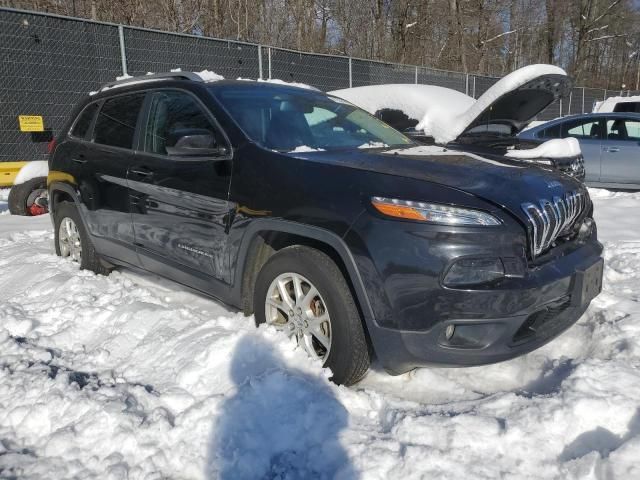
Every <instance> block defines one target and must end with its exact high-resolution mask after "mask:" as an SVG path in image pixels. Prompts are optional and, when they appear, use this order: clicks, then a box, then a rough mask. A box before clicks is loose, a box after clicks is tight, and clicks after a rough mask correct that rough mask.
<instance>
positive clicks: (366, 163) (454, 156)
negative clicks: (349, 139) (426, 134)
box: [290, 146, 586, 222]
mask: <svg viewBox="0 0 640 480" xmlns="http://www.w3.org/2000/svg"><path fill="white" fill-rule="evenodd" d="M290 155H294V156H296V157H298V158H302V159H305V160H311V161H319V162H322V163H330V164H334V165H340V166H345V167H350V168H357V169H361V170H367V171H372V172H378V173H382V174H387V175H395V176H401V177H406V178H412V179H417V180H425V181H428V182H432V183H437V184H440V185H443V186H445V187H449V188H455V189H457V190H461V191H464V192H467V193H471V194H473V195H475V196H477V197H479V198H482V199H483V200H486V201H488V202H490V203H493V204H495V205H499V206H501V207H502V208H505V209H507V210H508V211H510V212H511V213H512V214H513V215H514V216H516V217H517V218H520V219H521V220H522V221H523V222H526V216H525V215H524V213H523V211H522V209H521V205H522V204H523V203H526V202H532V203H533V202H535V203H538V202H539V201H540V200H541V199H549V200H551V199H552V198H553V197H554V196H562V195H564V194H565V193H566V192H570V191H571V192H573V191H580V192H584V193H586V190H585V188H584V186H583V185H582V184H580V182H577V181H575V180H573V179H572V178H570V177H568V176H566V175H560V174H558V173H556V172H554V171H552V170H546V169H543V168H539V167H535V166H530V165H527V164H522V163H520V162H514V161H510V160H508V159H506V158H505V159H504V160H493V159H488V158H485V157H482V156H479V155H476V154H472V153H468V152H461V151H455V150H450V149H447V148H444V147H438V146H415V147H410V148H401V149H394V150H389V149H387V150H376V151H373V150H350V151H340V152H313V153H295V154H290ZM398 195H399V194H398ZM399 196H400V195H399ZM408 200H429V199H428V198H425V199H408Z"/></svg>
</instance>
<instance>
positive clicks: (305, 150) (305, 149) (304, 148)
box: [288, 145, 325, 153]
mask: <svg viewBox="0 0 640 480" xmlns="http://www.w3.org/2000/svg"><path fill="white" fill-rule="evenodd" d="M324 151H325V149H324V148H313V147H309V146H307V145H298V146H297V147H296V148H294V149H293V150H289V152H288V153H308V152H324Z"/></svg>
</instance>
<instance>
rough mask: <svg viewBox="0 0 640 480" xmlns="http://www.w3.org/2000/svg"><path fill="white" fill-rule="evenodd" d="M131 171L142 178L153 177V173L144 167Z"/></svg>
mask: <svg viewBox="0 0 640 480" xmlns="http://www.w3.org/2000/svg"><path fill="white" fill-rule="evenodd" d="M129 171H130V172H131V173H133V174H134V175H139V176H141V177H150V176H152V175H153V172H152V171H151V170H148V169H146V168H144V167H134V168H132V169H131V170H129Z"/></svg>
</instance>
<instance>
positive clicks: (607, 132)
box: [518, 113, 640, 189]
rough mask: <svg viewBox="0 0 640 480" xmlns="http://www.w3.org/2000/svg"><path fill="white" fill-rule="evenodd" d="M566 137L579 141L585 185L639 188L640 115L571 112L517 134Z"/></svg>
mask: <svg viewBox="0 0 640 480" xmlns="http://www.w3.org/2000/svg"><path fill="white" fill-rule="evenodd" d="M567 137H573V138H575V139H577V140H578V141H579V142H580V148H581V150H582V155H583V156H584V162H585V170H586V176H585V183H586V184H587V185H590V186H597V187H608V188H628V189H640V114H638V113H589V114H584V115H572V116H569V117H564V118H559V119H556V120H552V121H550V122H546V123H543V124H541V125H537V126H535V127H533V128H530V129H528V130H524V131H523V132H521V133H520V135H518V138H520V139H521V140H526V141H532V142H539V143H542V142H546V141H547V140H550V139H552V138H567Z"/></svg>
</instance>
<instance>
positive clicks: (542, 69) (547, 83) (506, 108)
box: [416, 65, 571, 144]
mask: <svg viewBox="0 0 640 480" xmlns="http://www.w3.org/2000/svg"><path fill="white" fill-rule="evenodd" d="M570 88H571V80H570V79H569V77H568V76H567V74H566V72H565V71H564V70H562V69H561V68H559V67H556V66H553V65H529V66H527V67H523V68H520V69H519V70H516V71H515V72H512V73H510V74H509V75H507V76H506V77H503V78H501V79H500V80H499V81H498V82H496V83H495V84H494V85H493V86H491V88H489V89H488V90H487V91H486V92H485V93H484V94H482V95H481V96H480V97H479V98H478V99H477V100H476V101H475V102H474V103H473V104H472V105H471V106H470V107H469V108H468V109H467V110H465V111H462V112H460V111H457V112H456V111H446V110H444V109H432V110H430V111H427V112H426V113H425V116H424V117H423V119H422V120H421V121H420V123H418V125H417V126H416V130H424V132H425V135H428V136H431V137H433V138H434V140H435V141H436V142H437V143H442V144H446V143H449V142H452V141H454V140H457V139H459V138H460V137H463V136H465V135H469V134H470V133H472V131H473V130H474V129H476V130H478V129H479V127H482V126H485V125H489V124H504V125H508V126H509V127H510V128H511V134H512V135H516V134H517V133H518V132H520V131H521V130H522V129H523V128H524V127H525V126H526V125H527V124H528V123H529V122H530V121H531V120H532V119H533V118H534V117H535V116H536V115H538V114H539V113H540V112H541V111H542V110H544V109H545V108H546V107H547V106H549V105H550V104H551V103H552V102H554V101H555V100H557V99H558V98H560V97H562V96H564V95H566V94H567V93H568V91H569V89H570Z"/></svg>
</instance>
